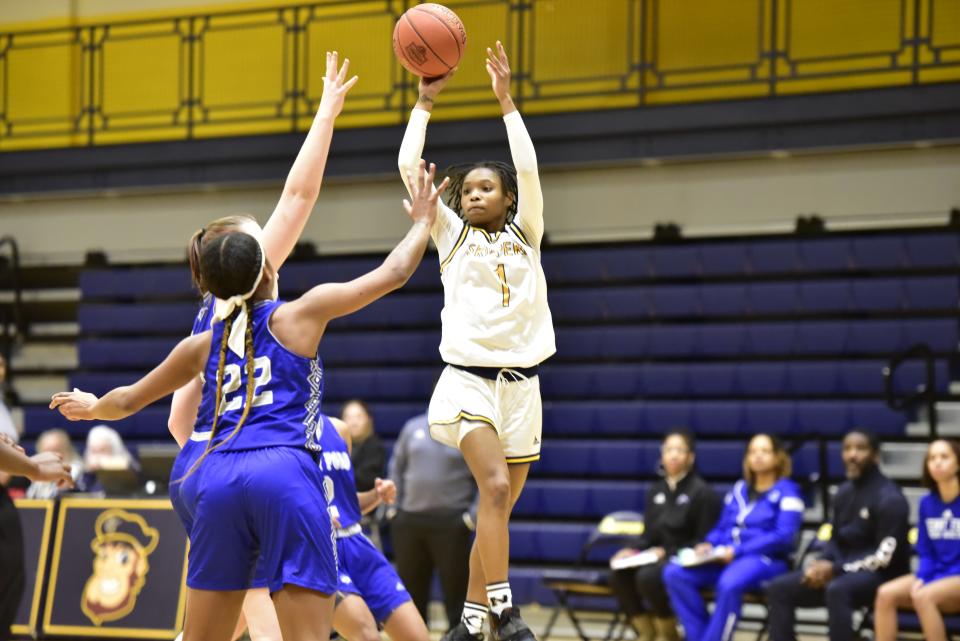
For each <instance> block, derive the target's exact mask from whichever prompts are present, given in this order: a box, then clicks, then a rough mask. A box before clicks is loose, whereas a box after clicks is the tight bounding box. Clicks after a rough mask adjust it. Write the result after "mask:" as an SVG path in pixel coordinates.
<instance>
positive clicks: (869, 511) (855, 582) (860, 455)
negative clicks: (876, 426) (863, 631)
mask: <svg viewBox="0 0 960 641" xmlns="http://www.w3.org/2000/svg"><path fill="white" fill-rule="evenodd" d="M879 449H880V443H879V441H878V440H877V438H876V437H875V436H874V435H872V434H869V433H867V432H864V431H861V430H854V431H852V432H850V433H849V434H847V435H846V437H844V439H843V463H844V466H845V467H846V474H847V479H848V480H847V482H846V483H844V484H843V485H841V486H840V488H839V489H838V491H837V495H836V498H835V499H834V510H833V519H832V520H831V521H830V526H831V529H832V537H831V538H830V540H829V542H827V543H826V545H825V546H824V548H823V550H822V553H821V554H820V558H819V559H818V560H816V561H813V562H812V563H809V564H807V566H806V568H805V569H801V570H797V571H796V572H791V573H790V574H786V575H784V576H781V577H779V578H777V579H776V580H774V581H772V582H771V583H770V584H769V585H768V586H767V606H768V608H769V611H770V638H771V639H772V641H794V640H795V639H796V636H795V634H794V621H795V616H794V610H795V608H797V607H822V606H823V605H826V606H827V612H828V621H829V628H830V641H847V640H852V639H853V638H854V633H853V611H854V610H855V609H857V608H862V607H866V606H868V605H870V604H871V603H873V599H874V595H875V594H876V591H877V588H878V587H879V586H880V584H881V583H884V582H885V581H888V580H890V579H892V578H895V577H898V576H900V575H902V574H906V573H908V572H909V571H910V546H909V544H908V543H907V531H908V523H907V519H908V517H909V507H908V505H907V500H906V499H905V498H904V496H903V492H901V491H900V488H899V487H898V486H897V485H896V484H895V483H894V482H893V481H891V480H890V479H888V478H887V477H885V476H884V475H883V474H882V473H881V472H880V470H879V469H878V468H877V462H878V459H879V454H880V452H879Z"/></svg>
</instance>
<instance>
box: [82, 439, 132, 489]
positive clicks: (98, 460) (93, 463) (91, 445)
mask: <svg viewBox="0 0 960 641" xmlns="http://www.w3.org/2000/svg"><path fill="white" fill-rule="evenodd" d="M138 467H139V466H138V465H137V463H136V461H134V460H133V456H131V455H130V451H129V450H128V449H127V446H126V445H124V444H123V439H122V438H120V434H119V433H117V430H115V429H113V428H112V427H107V426H106V425H97V426H95V427H94V428H93V429H91V430H90V433H89V434H87V445H86V448H85V449H84V451H83V471H84V475H83V480H82V483H83V486H84V487H85V488H86V490H85V491H87V492H102V491H103V486H102V485H101V484H100V481H99V480H98V479H97V472H99V471H100V470H101V469H109V470H123V469H131V470H137V469H138Z"/></svg>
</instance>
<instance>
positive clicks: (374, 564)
mask: <svg viewBox="0 0 960 641" xmlns="http://www.w3.org/2000/svg"><path fill="white" fill-rule="evenodd" d="M317 434H318V435H319V443H320V447H321V449H322V450H323V453H322V454H321V455H320V468H321V470H322V472H323V476H324V479H323V483H324V488H325V489H326V491H327V496H328V498H329V499H330V511H331V513H332V514H333V515H335V516H336V517H337V520H338V521H339V522H340V528H339V529H338V530H337V533H336V534H337V562H338V564H339V567H338V570H339V574H340V576H339V588H338V589H339V591H340V592H342V593H344V594H356V595H357V596H359V597H360V598H362V599H363V600H364V602H365V603H366V604H367V607H368V608H370V612H372V613H373V618H374V619H376V620H377V622H379V623H385V622H386V621H387V619H389V618H390V615H391V614H392V613H393V611H394V610H396V609H397V608H398V607H400V606H401V605H403V604H404V603H406V602H407V601H410V600H411V599H410V594H409V593H408V592H407V589H406V588H405V587H404V585H403V582H402V581H401V580H400V577H399V576H398V575H397V572H396V570H394V569H393V566H392V565H391V564H390V562H389V561H388V560H387V559H386V557H384V556H383V553H381V552H380V550H378V549H377V548H376V546H374V545H373V543H371V542H370V540H369V539H368V538H367V537H366V536H364V534H363V532H362V530H361V528H360V517H361V514H360V501H359V500H358V499H357V488H356V482H355V481H354V477H353V465H352V464H351V462H350V452H349V451H348V450H347V444H346V442H345V441H344V440H343V438H341V437H340V434H339V433H338V432H337V429H336V427H334V425H333V423H331V422H330V419H329V418H328V417H326V416H324V417H323V429H322V430H318V431H317Z"/></svg>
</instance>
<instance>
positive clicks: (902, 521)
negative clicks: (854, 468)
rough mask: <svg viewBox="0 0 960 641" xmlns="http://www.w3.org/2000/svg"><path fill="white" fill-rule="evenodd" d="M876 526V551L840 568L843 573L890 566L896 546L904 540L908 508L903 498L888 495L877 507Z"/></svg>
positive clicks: (869, 570) (874, 569)
mask: <svg viewBox="0 0 960 641" xmlns="http://www.w3.org/2000/svg"><path fill="white" fill-rule="evenodd" d="M876 509H877V525H876V532H875V536H874V541H875V542H876V545H877V547H876V549H875V550H874V551H873V552H871V553H870V554H867V555H866V556H863V557H861V558H859V559H852V560H850V561H847V562H846V563H844V564H843V565H842V566H841V569H842V570H843V571H844V572H864V571H866V572H877V571H880V570H883V569H884V568H886V567H887V566H889V565H890V562H891V561H892V560H893V557H894V554H895V553H896V551H897V546H898V545H902V541H903V539H904V538H905V537H904V536H903V530H904V528H905V527H906V523H907V517H908V514H909V507H908V506H907V501H906V499H904V498H903V496H898V495H888V496H886V497H884V500H882V501H880V502H879V503H878V505H877V508H876Z"/></svg>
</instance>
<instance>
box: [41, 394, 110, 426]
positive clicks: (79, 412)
mask: <svg viewBox="0 0 960 641" xmlns="http://www.w3.org/2000/svg"><path fill="white" fill-rule="evenodd" d="M98 400H100V399H98V398H97V397H96V396H95V395H94V394H91V393H90V392H81V391H80V390H78V389H74V390H73V391H72V392H57V393H56V394H54V395H53V398H52V399H51V400H50V409H52V410H53V409H56V410H60V413H61V414H63V416H64V418H66V419H67V420H68V421H85V420H90V419H92V418H94V414H93V407H94V405H96V404H97V401H98Z"/></svg>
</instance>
